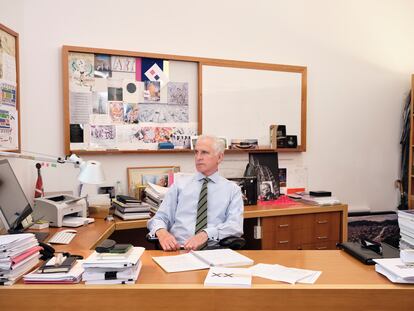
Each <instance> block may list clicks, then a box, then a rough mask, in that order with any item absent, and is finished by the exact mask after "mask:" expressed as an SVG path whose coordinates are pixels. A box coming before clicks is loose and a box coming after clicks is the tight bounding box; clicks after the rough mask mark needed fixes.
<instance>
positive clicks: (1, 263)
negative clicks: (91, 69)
mask: <svg viewBox="0 0 414 311" xmlns="http://www.w3.org/2000/svg"><path fill="white" fill-rule="evenodd" d="M41 249H42V248H41V247H40V246H39V243H38V242H37V240H36V238H35V236H34V234H32V233H22V234H6V235H0V285H12V284H14V283H15V282H16V281H17V280H18V279H19V278H20V277H21V276H22V275H24V274H25V273H27V272H29V271H30V270H32V269H33V268H34V267H35V266H36V265H37V264H38V263H39V257H40V253H39V251H40V250H41Z"/></svg>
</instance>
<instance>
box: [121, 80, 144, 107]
mask: <svg viewBox="0 0 414 311" xmlns="http://www.w3.org/2000/svg"><path fill="white" fill-rule="evenodd" d="M141 93H142V91H141V83H140V82H137V81H134V80H123V81H122V94H123V101H124V102H126V103H134V104H138V102H139V99H140V96H139V95H140V94H141Z"/></svg>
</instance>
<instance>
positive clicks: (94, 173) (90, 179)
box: [78, 161, 105, 185]
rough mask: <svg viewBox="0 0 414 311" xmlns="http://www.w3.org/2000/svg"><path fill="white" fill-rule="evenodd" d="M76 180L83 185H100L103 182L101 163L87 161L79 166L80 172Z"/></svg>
mask: <svg viewBox="0 0 414 311" xmlns="http://www.w3.org/2000/svg"><path fill="white" fill-rule="evenodd" d="M78 180H79V181H80V182H81V183H83V184H93V185H98V184H102V183H103V182H104V181H105V175H104V173H103V170H102V166H101V163H99V162H98V161H87V162H85V163H84V165H81V172H80V174H79V176H78Z"/></svg>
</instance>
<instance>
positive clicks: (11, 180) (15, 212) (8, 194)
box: [0, 160, 32, 231]
mask: <svg viewBox="0 0 414 311" xmlns="http://www.w3.org/2000/svg"><path fill="white" fill-rule="evenodd" d="M31 213H32V207H31V206H30V203H29V201H28V200H27V198H26V195H25V194H24V192H23V189H22V187H21V186H20V184H19V181H18V180H17V178H16V175H15V174H14V172H13V169H12V168H11V166H10V163H9V161H8V160H0V219H1V220H2V222H3V224H4V226H5V228H6V229H7V230H10V231H16V230H19V229H23V227H26V226H23V225H22V222H23V221H24V220H25V218H26V217H27V216H29V215H30V214H31Z"/></svg>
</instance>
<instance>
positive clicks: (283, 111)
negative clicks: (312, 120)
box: [202, 65, 302, 146]
mask: <svg viewBox="0 0 414 311" xmlns="http://www.w3.org/2000/svg"><path fill="white" fill-rule="evenodd" d="M202 90H203V91H202V133H203V134H210V135H216V136H223V137H226V138H227V139H228V140H230V139H245V138H247V139H253V138H256V139H258V141H259V145H261V146H266V145H267V146H268V145H269V144H270V131H269V128H270V125H271V124H278V125H286V134H287V135H296V136H297V137H298V145H300V144H301V124H302V123H301V107H302V105H301V103H302V73H300V72H286V71H274V70H258V69H245V68H233V67H222V66H211V65H203V67H202Z"/></svg>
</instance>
